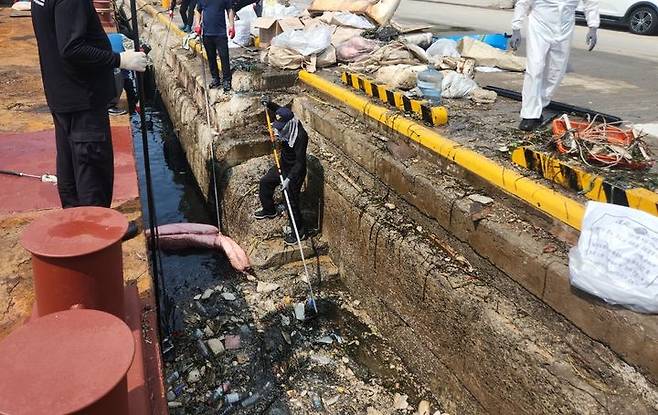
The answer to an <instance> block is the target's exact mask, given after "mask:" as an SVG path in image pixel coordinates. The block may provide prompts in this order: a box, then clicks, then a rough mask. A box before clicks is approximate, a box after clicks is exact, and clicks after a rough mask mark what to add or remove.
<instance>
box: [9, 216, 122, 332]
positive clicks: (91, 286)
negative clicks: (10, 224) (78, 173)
mask: <svg viewBox="0 0 658 415" xmlns="http://www.w3.org/2000/svg"><path fill="white" fill-rule="evenodd" d="M126 229H128V221H127V220H126V218H125V217H124V216H123V215H122V214H120V213H119V212H117V211H115V210H112V209H106V208H100V207H79V208H73V209H64V210H58V211H54V212H51V213H47V214H45V215H44V216H42V217H40V218H38V219H37V220H35V221H34V222H32V223H31V224H30V225H29V226H28V227H27V228H26V229H25V231H23V235H22V236H21V244H22V245H23V247H24V248H25V249H27V250H28V251H30V252H31V253H32V272H33V275H34V292H35V295H36V313H37V316H38V317H41V316H45V315H47V314H50V313H54V312H57V311H63V310H68V309H70V308H71V307H73V306H76V305H81V306H82V308H90V309H95V310H101V311H105V312H108V313H111V314H114V315H115V316H117V317H119V318H120V319H122V320H123V319H124V304H123V293H124V288H123V258H122V252H121V238H122V237H123V235H124V234H125V232H126Z"/></svg>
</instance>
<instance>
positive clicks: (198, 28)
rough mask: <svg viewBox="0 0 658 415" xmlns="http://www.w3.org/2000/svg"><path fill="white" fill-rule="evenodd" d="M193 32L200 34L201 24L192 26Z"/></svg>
mask: <svg viewBox="0 0 658 415" xmlns="http://www.w3.org/2000/svg"><path fill="white" fill-rule="evenodd" d="M194 33H196V34H197V36H201V25H198V26H194Z"/></svg>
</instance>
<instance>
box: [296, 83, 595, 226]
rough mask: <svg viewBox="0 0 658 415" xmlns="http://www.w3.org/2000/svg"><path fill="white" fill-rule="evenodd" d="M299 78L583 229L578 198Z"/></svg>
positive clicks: (342, 91)
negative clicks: (576, 199) (567, 195)
mask: <svg viewBox="0 0 658 415" xmlns="http://www.w3.org/2000/svg"><path fill="white" fill-rule="evenodd" d="M299 79H300V80H301V81H302V82H304V83H306V84H307V85H309V86H311V87H313V88H315V89H317V90H319V91H320V92H323V93H325V94H327V95H329V96H331V97H333V98H335V99H337V100H339V101H342V102H344V103H345V104H347V105H349V106H350V107H352V108H354V109H356V110H358V111H360V112H362V113H363V114H365V115H368V116H369V117H371V118H373V119H375V120H377V121H378V122H380V123H382V124H384V125H386V126H387V127H389V128H391V129H392V130H394V131H397V132H398V133H400V134H402V135H404V136H406V137H409V138H410V139H412V140H414V141H415V142H417V143H419V144H420V145H422V146H424V147H426V148H427V149H429V150H431V151H433V152H434V153H436V154H438V155H440V156H442V157H444V158H446V159H448V160H450V161H452V162H454V163H456V164H457V165H459V166H461V167H463V168H464V169H466V170H468V171H470V172H472V173H474V174H476V175H477V176H479V177H481V178H483V179H485V180H486V181H488V182H489V183H492V184H494V185H496V186H497V187H499V188H501V189H503V190H505V191H506V192H508V193H510V194H512V195H514V196H516V197H518V198H519V199H521V200H523V201H525V202H526V203H528V204H530V205H532V206H533V207H536V208H537V209H539V210H541V211H543V212H545V213H547V214H549V215H550V216H552V217H554V218H556V219H558V220H560V221H562V222H564V223H566V224H568V225H570V226H572V227H573V228H575V229H580V226H581V223H582V219H583V214H584V212H585V207H584V206H583V205H582V204H580V203H578V202H576V201H575V200H573V199H570V198H568V197H566V196H564V195H562V194H560V193H558V192H556V191H554V190H551V189H549V188H548V187H546V186H544V185H541V184H539V183H537V182H535V181H533V180H532V179H529V178H527V177H524V176H522V175H520V174H519V173H517V172H515V171H513V170H511V169H508V168H505V167H503V166H501V165H499V164H498V163H495V162H494V161H492V160H490V159H488V158H486V157H484V156H482V155H480V154H478V153H476V152H474V151H472V150H469V149H466V148H464V147H462V146H461V145H460V144H458V143H456V142H454V141H452V140H449V139H448V138H445V137H443V136H442V135H441V134H439V133H437V132H436V131H433V130H430V129H429V128H427V127H425V126H423V125H421V124H419V123H417V122H415V121H411V120H409V119H407V118H405V117H401V116H400V115H399V113H397V112H392V111H389V110H387V109H386V108H384V107H381V106H378V105H375V104H373V103H371V102H370V101H369V100H368V99H367V98H364V97H361V96H358V95H357V94H355V93H353V92H351V91H349V90H348V89H346V88H343V87H341V86H339V85H336V84H334V83H332V82H330V81H327V80H326V79H323V78H321V77H320V76H318V75H314V74H311V73H309V72H306V71H301V72H300V73H299Z"/></svg>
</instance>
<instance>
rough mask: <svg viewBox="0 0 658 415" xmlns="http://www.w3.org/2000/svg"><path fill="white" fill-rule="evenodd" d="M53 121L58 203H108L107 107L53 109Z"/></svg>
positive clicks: (110, 154)
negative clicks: (64, 110)
mask: <svg viewBox="0 0 658 415" xmlns="http://www.w3.org/2000/svg"><path fill="white" fill-rule="evenodd" d="M53 121H54V122H55V140H56V145H57V189H58V191H59V199H60V201H61V203H62V207H63V208H70V207H76V206H102V207H110V205H111V204H112V186H113V185H114V153H113V150H112V133H111V131H110V118H109V116H108V114H107V109H106V108H104V107H102V108H95V109H90V110H85V111H78V112H66V113H53Z"/></svg>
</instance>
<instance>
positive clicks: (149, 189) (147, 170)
mask: <svg viewBox="0 0 658 415" xmlns="http://www.w3.org/2000/svg"><path fill="white" fill-rule="evenodd" d="M130 14H131V20H132V35H133V36H132V37H133V41H134V43H135V51H136V52H139V51H140V49H141V45H140V41H139V24H138V22H137V20H138V19H137V4H136V0H130ZM136 75H137V98H138V100H139V105H138V106H137V110H138V111H137V112H138V113H139V120H140V130H141V134H142V152H143V154H144V176H145V178H146V201H147V209H148V216H149V230H150V233H149V239H150V246H151V252H150V254H151V255H150V256H151V267H152V268H151V269H152V270H153V290H154V294H155V298H156V301H157V305H156V307H155V308H156V316H157V320H158V332H159V334H160V339H163V338H164V337H166V336H164V335H163V334H164V333H163V332H162V330H163V327H166V322H164V321H162V316H163V313H162V312H161V298H162V296H161V295H160V287H161V285H162V283H163V282H164V281H162V280H161V279H160V278H161V274H160V272H159V269H160V264H159V262H158V254H157V251H158V234H157V232H158V229H157V224H156V211H155V201H154V198H153V182H152V180H151V161H150V158H149V147H148V146H149V144H148V131H147V128H146V113H145V108H144V104H145V99H144V98H145V96H146V94H145V91H144V74H143V73H141V72H136ZM163 288H164V287H163Z"/></svg>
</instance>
